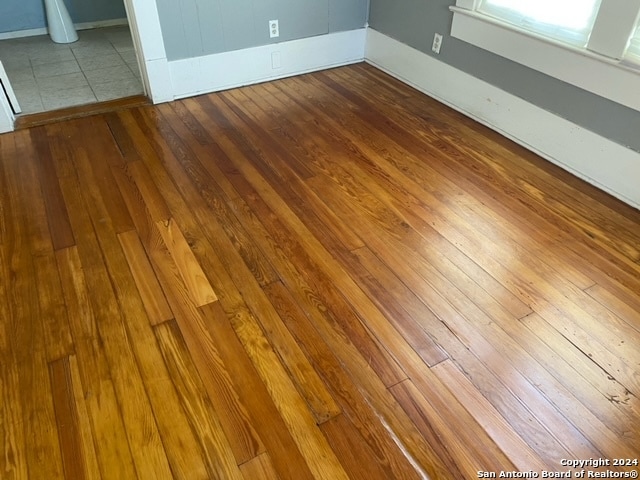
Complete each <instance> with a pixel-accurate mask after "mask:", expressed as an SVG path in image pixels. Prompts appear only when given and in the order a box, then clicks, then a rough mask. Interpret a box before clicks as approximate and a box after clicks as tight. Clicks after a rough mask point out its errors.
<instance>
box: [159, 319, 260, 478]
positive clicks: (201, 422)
mask: <svg viewBox="0 0 640 480" xmlns="http://www.w3.org/2000/svg"><path fill="white" fill-rule="evenodd" d="M154 331H155V334H156V337H157V338H158V342H159V344H160V349H161V350H162V355H163V357H164V361H165V363H166V364H167V368H168V369H169V373H170V375H171V378H172V379H173V384H174V385H175V387H176V390H177V393H178V396H179V397H180V403H181V404H182V405H183V407H184V409H185V412H187V413H188V419H189V423H190V425H191V428H192V429H193V431H194V433H195V435H196V438H197V439H198V442H199V448H200V449H201V450H202V452H203V455H204V457H205V458H206V466H207V475H208V476H207V478H219V479H220V480H222V479H227V478H228V479H234V478H240V471H239V470H238V466H237V464H236V463H237V462H236V459H235V458H234V456H233V450H232V448H231V445H230V444H229V440H228V439H227V437H226V436H225V434H224V427H223V425H222V424H221V422H220V419H219V416H218V414H217V413H216V412H215V411H214V408H213V405H212V403H211V400H210V399H209V397H208V396H207V391H206V388H205V386H204V384H203V383H202V380H201V378H200V375H199V374H198V371H197V368H196V366H195V365H194V363H193V359H192V357H191V354H190V353H189V349H188V347H187V344H186V343H185V341H184V338H183V337H182V333H181V332H180V329H179V327H178V324H177V323H176V322H175V320H171V321H169V322H166V323H163V324H160V325H156V328H155V329H154ZM261 455H264V454H260V455H258V456H257V457H254V458H258V457H260V456H261ZM250 461H251V460H249V462H250ZM193 474H194V473H193V470H192V469H191V470H190V471H189V472H188V475H189V476H191V475H193ZM203 478H204V477H203Z"/></svg>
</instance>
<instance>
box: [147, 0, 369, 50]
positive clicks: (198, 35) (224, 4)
mask: <svg viewBox="0 0 640 480" xmlns="http://www.w3.org/2000/svg"><path fill="white" fill-rule="evenodd" d="M157 3H158V11H159V14H160V24H161V27H162V34H163V36H164V43H165V48H166V51H167V58H168V59H169V60H178V59H181V58H190V57H198V56H202V55H209V54H213V53H220V52H228V51H232V50H240V49H242V48H249V47H256V46H259V45H267V44H270V43H276V42H284V41H287V40H295V39H299V38H305V37H312V36H315V35H323V34H326V33H330V32H339V31H346V30H353V29H356V28H362V27H364V26H365V23H366V21H367V10H368V0H157ZM274 19H277V20H278V21H279V24H280V37H279V38H274V39H271V38H269V28H268V22H269V20H274Z"/></svg>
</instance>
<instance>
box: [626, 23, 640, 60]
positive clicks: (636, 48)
mask: <svg viewBox="0 0 640 480" xmlns="http://www.w3.org/2000/svg"><path fill="white" fill-rule="evenodd" d="M625 58H626V59H627V60H629V61H631V62H634V63H637V64H640V21H638V25H636V30H635V32H634V33H633V35H632V36H631V39H630V40H629V46H628V47H627V51H626V56H625Z"/></svg>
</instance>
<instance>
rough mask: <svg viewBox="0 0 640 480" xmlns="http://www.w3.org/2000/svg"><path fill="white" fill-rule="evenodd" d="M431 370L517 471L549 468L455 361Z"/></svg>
mask: <svg viewBox="0 0 640 480" xmlns="http://www.w3.org/2000/svg"><path fill="white" fill-rule="evenodd" d="M432 370H433V372H434V373H435V375H436V376H437V377H438V378H439V379H440V380H441V381H442V383H443V384H445V385H446V386H447V387H448V388H449V390H450V391H451V392H456V395H457V396H458V397H459V398H460V400H461V402H462V403H463V404H464V407H465V408H466V409H467V411H468V412H469V413H471V415H472V416H473V418H474V419H475V420H476V421H477V422H478V423H480V425H482V428H483V429H484V430H485V431H486V432H487V434H488V435H489V436H490V437H491V439H492V440H493V441H494V442H495V443H496V445H498V446H499V447H500V449H501V450H502V452H504V454H505V456H506V457H507V458H509V460H510V461H511V462H512V463H513V465H514V466H515V467H516V468H517V469H518V470H520V471H527V470H534V471H542V470H545V469H546V465H545V463H544V462H543V461H542V460H541V459H540V457H539V456H538V455H536V453H535V452H534V451H533V450H532V449H531V447H529V445H527V443H526V441H525V440H523V439H522V437H520V436H519V435H517V434H516V433H515V432H514V431H513V429H512V428H511V426H510V425H509V424H508V423H507V422H506V421H505V419H504V418H503V417H502V416H501V415H500V414H499V413H498V411H497V410H496V409H495V408H494V407H493V405H491V404H490V403H489V402H488V401H487V399H486V398H485V397H483V396H482V395H481V394H480V392H479V391H478V389H477V388H476V387H475V386H474V385H473V384H472V383H471V382H470V381H469V379H468V378H466V377H465V376H464V374H463V373H462V372H461V371H460V370H459V368H458V367H457V366H456V365H454V364H453V362H451V361H450V360H446V361H444V362H441V363H439V364H438V365H436V366H435V367H433V369H432Z"/></svg>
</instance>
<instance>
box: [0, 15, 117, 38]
mask: <svg viewBox="0 0 640 480" xmlns="http://www.w3.org/2000/svg"><path fill="white" fill-rule="evenodd" d="M128 24H129V21H128V20H127V19H126V18H116V19H113V20H100V21H97V22H83V23H74V24H73V26H74V27H75V29H76V30H90V29H92V28H103V27H118V26H121V25H128ZM47 33H49V30H48V29H47V28H46V27H43V28H31V29H29V30H17V31H15V32H3V33H0V40H9V39H11V38H23V37H35V36H37V35H46V34H47Z"/></svg>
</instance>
